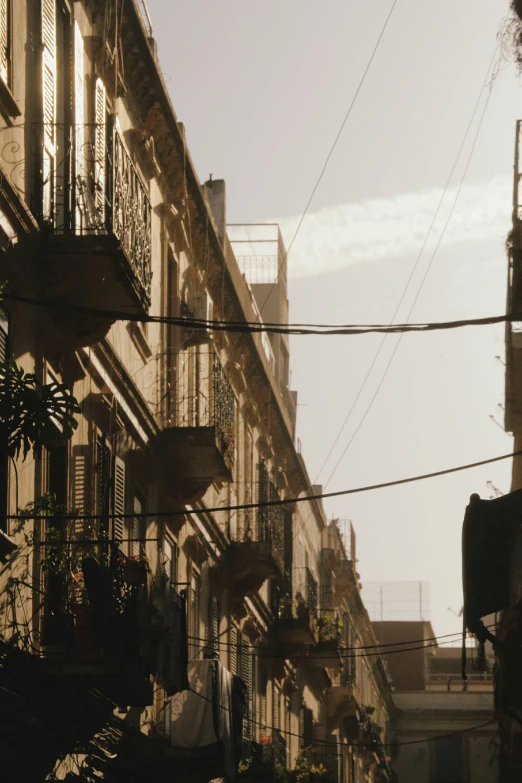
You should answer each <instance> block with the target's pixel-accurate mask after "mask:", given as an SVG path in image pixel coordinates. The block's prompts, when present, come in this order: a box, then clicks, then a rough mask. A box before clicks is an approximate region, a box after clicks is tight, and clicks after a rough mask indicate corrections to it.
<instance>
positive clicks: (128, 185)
mask: <svg viewBox="0 0 522 783" xmlns="http://www.w3.org/2000/svg"><path fill="white" fill-rule="evenodd" d="M113 143H114V147H113V154H114V164H113V190H112V193H113V209H112V228H113V231H114V234H115V236H116V237H118V239H119V240H120V242H121V244H122V248H123V250H124V251H125V254H126V256H127V258H128V259H129V261H130V264H131V266H132V270H133V272H134V274H135V275H136V277H137V278H138V281H139V282H140V283H141V285H142V287H143V289H144V290H145V292H146V293H147V296H148V297H149V298H150V287H151V278H152V271H151V260H152V251H151V235H152V232H151V206H150V201H149V198H148V196H147V194H146V192H145V189H144V187H143V184H142V182H141V180H140V178H139V176H138V173H137V171H136V169H135V168H134V165H133V163H132V161H131V159H130V157H129V154H128V153H127V151H126V149H125V147H124V146H123V143H122V140H121V138H120V136H119V134H118V133H117V132H116V131H114V142H113Z"/></svg>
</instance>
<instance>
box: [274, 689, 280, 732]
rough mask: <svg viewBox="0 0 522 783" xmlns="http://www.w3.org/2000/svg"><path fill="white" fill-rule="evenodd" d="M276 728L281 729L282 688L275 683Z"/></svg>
mask: <svg viewBox="0 0 522 783" xmlns="http://www.w3.org/2000/svg"><path fill="white" fill-rule="evenodd" d="M274 728H276V729H277V730H278V731H279V730H280V729H281V688H280V687H279V686H278V685H274Z"/></svg>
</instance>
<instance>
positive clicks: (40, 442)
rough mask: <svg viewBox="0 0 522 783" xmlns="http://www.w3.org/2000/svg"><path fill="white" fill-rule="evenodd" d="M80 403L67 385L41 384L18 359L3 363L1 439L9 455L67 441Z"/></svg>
mask: <svg viewBox="0 0 522 783" xmlns="http://www.w3.org/2000/svg"><path fill="white" fill-rule="evenodd" d="M79 413H80V406H79V405H78V402H77V400H76V398H75V397H74V396H73V395H72V394H71V392H70V391H69V389H68V388H67V386H65V385H64V384H62V383H57V382H56V381H53V382H51V383H41V382H40V381H39V379H38V378H37V377H36V375H34V374H33V373H25V372H24V370H23V369H22V368H21V367H19V366H18V365H17V364H16V363H15V362H3V363H0V438H2V441H3V443H6V444H7V453H8V454H9V456H10V457H18V456H19V455H20V453H21V454H22V455H23V458H24V459H25V458H26V456H27V454H28V453H29V451H30V450H31V448H41V447H42V446H45V447H51V446H54V445H56V444H57V443H60V442H62V441H63V440H68V439H69V438H70V437H71V436H72V434H73V432H74V430H75V429H76V427H77V426H78V422H77V421H76V419H75V415H76V414H79Z"/></svg>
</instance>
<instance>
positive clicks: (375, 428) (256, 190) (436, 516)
mask: <svg viewBox="0 0 522 783" xmlns="http://www.w3.org/2000/svg"><path fill="white" fill-rule="evenodd" d="M148 6H149V10H150V13H151V17H152V21H153V27H154V34H155V37H156V40H157V42H158V52H159V59H160V64H161V67H162V69H163V72H164V74H165V78H166V80H167V84H168V87H169V90H170V93H171V96H172V100H173V103H174V107H175V110H176V112H177V114H178V118H179V119H180V120H181V121H183V122H184V123H185V126H186V129H187V138H188V144H189V148H190V150H191V154H192V157H193V159H194V161H195V165H196V168H197V170H198V173H199V175H200V178H201V179H202V180H205V179H206V178H207V177H208V175H209V173H210V172H212V174H213V175H214V177H215V178H224V179H226V181H227V194H228V219H229V221H230V222H242V221H263V220H266V219H276V220H278V221H279V222H280V223H281V225H282V229H283V232H284V236H285V239H286V241H287V244H288V242H289V241H290V239H291V237H292V235H293V230H294V229H295V225H296V222H297V219H298V218H299V216H300V214H301V213H302V211H303V209H304V207H305V205H306V202H307V201H308V198H309V196H310V193H311V191H312V188H313V186H314V184H315V182H316V180H317V177H318V176H319V173H320V171H321V169H322V166H323V164H324V161H325V159H326V155H327V153H328V151H329V149H330V146H331V144H332V142H333V139H334V137H335V135H336V133H337V131H338V129H339V127H340V124H341V122H342V119H343V117H344V115H345V113H346V110H347V108H348V105H349V103H350V101H351V99H352V96H353V93H354V90H355V89H356V86H357V83H358V81H359V79H360V77H361V75H362V73H363V71H364V68H365V67H366V64H367V62H368V58H369V55H370V53H371V50H372V48H373V46H374V44H375V41H376V39H377V36H378V35H379V32H380V29H381V27H382V24H383V22H384V19H385V18H386V15H387V13H388V11H389V9H390V7H391V0H373V2H371V3H368V2H367V1H366V0H323V1H322V2H319V1H318V0H315V1H314V0H263V2H259V1H258V0H257V1H256V0H221V2H220V3H216V2H215V1H214V0H192V2H191V3H183V4H182V3H179V2H172V1H171V0H168V1H167V0H148ZM507 8H508V0H500V2H499V1H498V0H437V2H436V3H418V2H417V0H398V3H397V7H396V11H395V12H394V14H393V16H392V19H391V22H390V24H389V27H388V30H387V32H386V34H385V37H384V39H383V41H382V45H381V47H380V49H379V52H378V54H377V56H376V58H375V61H374V63H373V66H372V68H371V71H370V73H369V75H368V78H367V80H366V82H365V84H364V86H363V88H362V91H361V93H360V96H359V99H358V101H357V103H356V105H355V108H354V110H353V113H352V115H351V117H350V119H349V120H348V123H347V125H346V127H345V129H344V132H343V134H342V137H341V139H340V141H339V144H338V146H337V149H336V151H335V153H334V155H333V157H332V159H331V161H330V165H329V168H328V170H327V172H326V174H325V176H324V178H323V180H322V182H321V185H320V187H319V189H318V191H317V193H316V196H315V198H314V201H313V203H312V206H311V209H310V213H309V215H308V216H307V218H306V220H305V222H304V224H303V227H302V229H301V231H300V234H299V237H298V239H297V241H296V243H295V245H294V247H293V249H292V252H291V255H290V259H289V266H290V276H291V280H290V318H291V320H292V321H313V322H316V323H320V322H352V323H356V322H386V321H389V319H390V318H391V316H392V314H393V312H394V310H395V308H396V306H397V304H398V302H399V299H400V296H401V294H402V293H403V290H404V286H405V284H406V281H407V279H408V277H409V275H410V272H411V270H412V267H413V264H414V263H415V259H416V257H417V254H418V253H419V251H420V249H421V246H422V243H423V241H424V238H425V236H426V233H427V230H428V228H429V225H430V223H431V221H432V218H433V214H434V212H435V209H436V207H437V203H438V201H439V199H440V196H441V193H442V189H443V187H444V184H445V182H446V179H447V177H448V175H449V173H450V171H451V168H452V165H453V162H454V159H455V156H456V154H457V151H458V149H459V147H460V145H461V142H462V139H463V136H464V133H465V130H466V127H467V125H468V122H469V121H470V118H471V115H472V112H473V109H474V106H475V104H476V101H477V98H478V96H479V92H480V89H481V86H482V85H483V83H484V81H485V78H486V74H487V70H488V66H489V64H490V62H491V60H492V57H493V54H494V50H495V43H496V33H497V27H498V24H499V22H500V19H501V17H502V16H503V15H504V14H505V13H506V12H507ZM486 95H487V90H486V91H484V92H483V95H482V102H481V104H480V108H479V113H478V115H477V116H476V119H475V123H474V126H473V130H472V134H471V137H470V141H469V143H468V145H467V147H466V150H465V152H464V154H463V156H462V159H461V162H460V164H459V166H458V168H457V170H456V172H455V176H454V178H453V182H452V186H451V187H450V189H449V191H448V193H447V195H446V199H445V202H444V205H443V209H442V212H441V216H440V218H439V220H438V221H437V224H436V226H435V231H434V234H433V236H432V238H431V239H430V240H429V242H428V246H427V248H426V252H425V254H424V255H423V257H422V259H421V261H420V263H419V266H418V269H417V273H416V275H415V276H414V278H413V281H412V284H411V286H410V289H409V290H408V293H407V295H406V297H405V301H404V303H403V306H402V308H401V311H400V313H399V319H405V318H406V316H407V314H408V312H409V310H410V307H411V304H412V302H413V300H414V298H415V295H416V293H417V291H418V289H419V285H420V282H421V280H422V277H423V275H424V272H425V270H426V268H427V265H428V263H429V262H430V259H431V258H432V255H433V250H434V247H435V244H436V242H437V239H438V238H439V236H440V233H441V230H442V228H443V226H444V223H445V221H446V217H447V215H448V214H449V210H450V209H451V205H452V203H453V200H454V198H455V195H456V193H457V189H458V186H459V183H460V181H461V178H462V175H463V171H464V165H465V161H466V159H467V155H468V154H469V149H470V144H471V141H472V138H473V135H474V132H475V129H476V127H477V123H478V120H479V117H480V113H481V111H482V108H483V106H484V102H485V99H486ZM519 107H520V108H519ZM519 113H520V114H521V115H522V95H521V91H520V80H519V79H517V77H516V74H515V72H514V69H513V68H512V67H506V68H503V70H502V72H501V74H500V76H499V77H498V79H497V80H496V81H495V84H494V87H493V91H492V94H491V99H490V103H489V106H488V108H487V112H486V115H485V118H484V122H483V124H482V127H481V130H480V135H479V137H478V142H477V145H476V149H475V152H474V156H473V159H472V163H471V165H470V167H469V171H468V173H467V176H466V178H465V181H464V185H463V187H462V190H461V193H460V197H459V201H458V204H457V208H456V209H455V213H454V215H453V217H452V219H451V222H450V224H449V227H448V230H447V232H446V234H445V236H444V240H443V242H442V244H441V247H440V249H439V250H438V252H437V253H436V255H435V256H434V258H433V261H432V266H431V268H430V272H429V274H428V276H427V278H426V281H425V283H424V286H423V288H422V290H421V293H420V295H419V298H418V302H417V304H416V306H415V309H414V311H413V320H428V319H429V320H447V319H454V318H468V317H479V316H484V315H493V314H499V313H501V312H503V311H504V309H505V295H506V292H505V287H506V267H507V262H506V258H505V254H504V249H503V245H504V239H505V236H506V234H507V233H508V231H509V229H510V215H511V189H512V188H511V178H512V167H513V147H514V137H515V120H516V119H517V117H518V116H519ZM397 339H398V338H397V337H395V336H390V337H389V338H388V339H387V340H386V343H385V345H384V348H383V350H382V353H381V356H380V358H379V360H378V362H377V364H376V366H375V368H374V372H373V373H372V376H371V378H370V381H369V383H368V385H367V387H366V389H365V391H364V392H363V393H362V394H361V397H360V399H359V402H358V404H357V406H356V408H355V410H354V413H353V415H352V417H351V418H350V420H349V421H348V422H347V424H346V427H345V429H344V430H343V433H342V435H341V437H340V438H339V442H338V444H337V446H336V448H335V449H334V452H333V454H332V456H331V457H330V459H329V461H328V462H327V464H326V466H325V469H324V470H323V471H322V473H321V475H320V476H318V477H317V478H318V480H319V481H322V482H324V483H326V481H327V480H328V479H329V477H330V475H331V473H332V471H333V470H334V468H335V466H336V463H337V461H338V459H339V457H340V456H341V454H342V452H343V451H344V449H345V448H346V445H347V443H348V441H349V440H350V438H351V437H352V435H353V433H354V430H355V428H356V427H357V426H358V424H359V422H360V420H361V418H362V416H363V415H364V413H365V410H366V408H367V406H368V404H369V402H370V400H371V398H372V397H373V395H374V393H375V391H376V389H377V386H378V384H379V381H380V379H381V377H382V374H383V372H384V369H385V367H386V364H387V363H388V361H389V358H390V356H391V353H392V351H393V349H394V346H395V343H396V340H397ZM380 340H381V337H379V336H377V337H375V336H362V337H323V338H315V337H300V338H294V339H293V342H292V386H293V387H294V388H296V389H297V390H298V392H299V403H300V407H299V408H298V434H299V437H300V439H301V441H302V443H303V452H304V455H305V458H306V460H307V463H308V466H309V471H310V474H311V475H312V477H313V478H314V479H315V478H316V476H317V473H318V471H319V469H320V467H321V465H322V463H323V461H324V459H325V457H326V455H327V454H328V452H329V450H330V448H331V446H332V444H333V442H334V439H335V437H336V436H337V434H338V432H339V428H340V426H341V424H342V422H343V420H344V418H345V417H346V414H347V412H348V409H349V408H350V406H351V405H352V403H353V400H354V398H355V396H356V394H357V391H358V389H359V386H360V384H361V382H362V380H363V378H364V376H365V375H366V373H367V371H368V368H369V366H370V364H371V362H372V359H373V357H374V355H375V352H376V350H377V347H378V345H379V342H380ZM503 352H504V345H503V328H502V326H498V327H480V328H479V327H475V328H468V329H462V330H459V331H453V332H445V333H440V334H438V333H430V334H427V335H426V334H424V335H405V336H404V337H403V339H402V342H401V344H400V347H399V348H398V351H397V354H396V356H395V359H394V361H393V362H392V364H391V366H390V370H389V372H388V374H387V376H386V378H385V380H384V383H383V385H382V388H381V390H380V392H379V394H378V395H377V397H376V399H375V403H374V405H373V407H372V408H371V410H370V412H369V413H368V415H367V417H366V419H365V421H364V422H363V424H362V426H361V427H360V430H359V432H358V434H357V435H356V437H355V438H354V440H353V443H352V444H351V446H350V448H349V449H348V450H347V452H346V455H345V456H344V458H343V459H342V460H341V462H340V464H339V466H338V467H337V469H336V470H335V472H334V474H333V477H332V478H331V481H330V483H329V484H328V489H330V490H335V489H342V488H348V487H355V486H359V485H366V484H373V483H376V482H381V481H387V480H391V479H395V478H402V477H404V476H408V475H415V474H418V473H423V472H429V471H435V470H438V469H442V468H445V467H450V466H453V465H459V464H462V463H466V462H473V461H476V460H480V459H485V458H488V457H491V456H495V455H498V454H503V453H506V452H509V451H510V450H511V449H512V439H511V438H510V436H508V435H506V434H505V433H504V432H503V430H502V428H501V426H499V425H501V424H502V421H503V412H502V410H501V408H500V407H498V406H499V404H502V403H503V396H504V386H503V384H504V367H503V365H502V363H501V361H499V360H498V359H496V358H495V357H497V356H500V357H502V359H503ZM491 416H493V417H494V420H495V421H492V420H491V418H490V417H491ZM495 422H496V423H495ZM488 480H490V481H492V482H493V483H494V484H495V485H496V486H497V487H499V489H501V490H502V491H508V490H509V481H510V465H509V463H508V462H504V463H498V464H496V465H492V466H489V467H486V468H483V469H476V470H473V471H469V472H464V473H457V474H455V475H452V476H448V477H443V478H438V479H434V480H430V481H424V482H419V483H416V484H411V485H407V486H402V487H397V488H394V489H389V490H381V491H378V492H371V493H365V494H360V495H353V496H350V497H347V498H343V499H338V500H335V501H332V502H327V503H326V509H327V511H328V513H329V514H332V513H333V514H335V515H336V516H339V517H340V518H343V519H351V520H353V523H354V526H355V529H356V533H357V541H358V557H359V571H360V573H361V577H362V579H363V581H364V580H407V579H412V580H425V581H428V582H430V584H431V619H432V620H433V622H434V625H435V629H436V631H437V632H438V633H447V632H451V631H454V630H460V626H461V621H460V620H457V619H456V617H455V616H454V614H452V612H451V611H448V607H449V608H450V609H451V610H453V611H456V612H458V611H459V609H460V606H461V603H462V595H461V583H460V579H461V555H460V533H461V523H462V517H463V514H464V508H465V506H466V504H467V502H468V499H469V495H470V494H471V493H472V492H478V493H479V494H480V495H481V496H482V497H488V496H489V494H490V493H489V490H488V488H487V485H486V482H487V481H488ZM363 597H364V591H363ZM413 619H416V618H413Z"/></svg>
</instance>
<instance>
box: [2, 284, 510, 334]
mask: <svg viewBox="0 0 522 783" xmlns="http://www.w3.org/2000/svg"><path fill="white" fill-rule="evenodd" d="M0 299H5V300H7V301H12V302H16V303H19V304H26V305H31V306H36V307H49V308H53V309H56V310H61V311H64V310H65V311H71V312H78V313H84V314H85V315H96V316H100V317H106V318H108V319H115V320H121V321H139V322H141V323H157V324H166V325H170V326H180V327H184V328H187V329H202V330H207V331H218V332H245V333H248V332H252V333H257V332H269V333H275V334H288V335H294V336H300V335H305V336H306V335H314V336H318V335H319V336H321V335H327V336H328V335H330V336H338V335H364V334H379V333H380V334H402V333H407V332H414V333H423V332H436V331H444V330H450V329H461V328H463V327H467V326H494V325H496V324H501V323H515V322H521V321H522V312H514V313H503V314H502V315H492V316H483V317H482V318H462V319H460V320H454V321H434V322H426V323H413V324H410V323H399V324H394V323H389V324H283V325H282V324H276V323H265V322H260V323H253V322H249V321H212V320H209V321H205V320H201V319H195V318H184V317H179V318H177V317H172V316H161V315H143V314H137V313H122V312H118V311H112V310H102V309H99V308H95V307H84V306H82V305H75V304H72V303H66V302H56V301H50V300H45V299H33V298H31V297H26V296H17V295H15V294H8V293H5V292H4V293H3V294H2V295H1V297H0Z"/></svg>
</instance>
